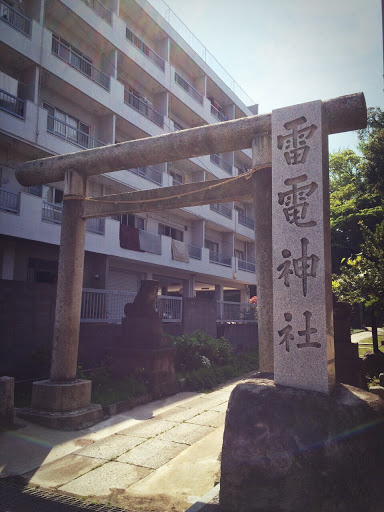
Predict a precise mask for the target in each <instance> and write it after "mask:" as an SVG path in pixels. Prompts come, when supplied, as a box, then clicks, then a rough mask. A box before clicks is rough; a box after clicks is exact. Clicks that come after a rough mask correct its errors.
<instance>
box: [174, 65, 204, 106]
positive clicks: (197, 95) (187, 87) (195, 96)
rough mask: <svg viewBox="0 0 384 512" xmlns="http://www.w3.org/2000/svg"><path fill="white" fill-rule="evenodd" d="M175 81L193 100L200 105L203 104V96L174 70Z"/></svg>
mask: <svg viewBox="0 0 384 512" xmlns="http://www.w3.org/2000/svg"><path fill="white" fill-rule="evenodd" d="M175 82H176V83H177V85H180V87H182V88H183V89H184V91H186V92H187V93H188V94H189V95H190V96H191V97H192V98H193V99H194V100H196V101H197V102H198V103H200V104H201V105H202V104H203V96H202V95H201V94H200V93H199V91H197V90H196V89H195V88H194V87H193V86H192V85H191V84H190V83H189V82H187V81H186V80H185V78H183V77H182V76H180V75H179V73H177V72H176V71H175Z"/></svg>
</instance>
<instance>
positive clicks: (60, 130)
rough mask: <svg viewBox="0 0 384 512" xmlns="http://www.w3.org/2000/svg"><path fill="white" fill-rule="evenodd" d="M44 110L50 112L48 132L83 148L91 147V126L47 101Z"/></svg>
mask: <svg viewBox="0 0 384 512" xmlns="http://www.w3.org/2000/svg"><path fill="white" fill-rule="evenodd" d="M43 108H44V109H45V110H46V111H47V112H48V119H47V130H48V131H49V132H51V133H54V134H55V135H58V136H59V137H63V138H65V139H69V140H70V141H72V142H74V143H75V144H78V145H79V146H82V147H83V148H89V147H90V140H89V135H90V134H91V128H90V126H88V125H87V124H85V123H83V122H82V121H79V120H78V119H76V118H75V117H73V116H71V115H69V114H66V113H65V112H63V111H62V110H60V109H58V108H56V107H53V106H52V105H50V104H49V103H46V102H45V101H44V102H43Z"/></svg>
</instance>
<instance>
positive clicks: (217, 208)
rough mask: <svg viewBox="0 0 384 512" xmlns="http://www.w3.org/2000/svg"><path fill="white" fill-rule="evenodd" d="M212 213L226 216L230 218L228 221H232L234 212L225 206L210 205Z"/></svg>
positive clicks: (218, 204)
mask: <svg viewBox="0 0 384 512" xmlns="http://www.w3.org/2000/svg"><path fill="white" fill-rule="evenodd" d="M210 208H211V210H212V211H214V212H216V213H219V214H220V215H224V217H228V219H232V210H231V208H228V206H224V205H223V204H220V203H214V204H211V205H210Z"/></svg>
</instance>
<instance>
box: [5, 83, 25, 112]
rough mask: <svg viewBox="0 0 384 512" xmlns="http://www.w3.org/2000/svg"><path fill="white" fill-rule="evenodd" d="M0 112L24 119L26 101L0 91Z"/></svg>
mask: <svg viewBox="0 0 384 512" xmlns="http://www.w3.org/2000/svg"><path fill="white" fill-rule="evenodd" d="M0 110H4V112H8V114H12V115H13V116H15V117H19V118H20V119H24V116H25V101H24V100H21V99H20V98H17V97H16V96H13V94H10V93H9V92H7V91H4V90H3V89H0Z"/></svg>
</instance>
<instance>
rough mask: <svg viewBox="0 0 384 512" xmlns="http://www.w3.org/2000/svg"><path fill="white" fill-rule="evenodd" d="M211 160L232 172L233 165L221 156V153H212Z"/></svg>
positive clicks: (224, 169) (229, 172) (226, 170)
mask: <svg viewBox="0 0 384 512" xmlns="http://www.w3.org/2000/svg"><path fill="white" fill-rule="evenodd" d="M210 158H211V162H212V163H214V164H216V165H217V166H218V167H220V169H223V171H225V172H227V173H228V174H232V165H231V164H229V163H228V162H226V161H225V160H223V159H222V158H220V157H219V155H211V156H210Z"/></svg>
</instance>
